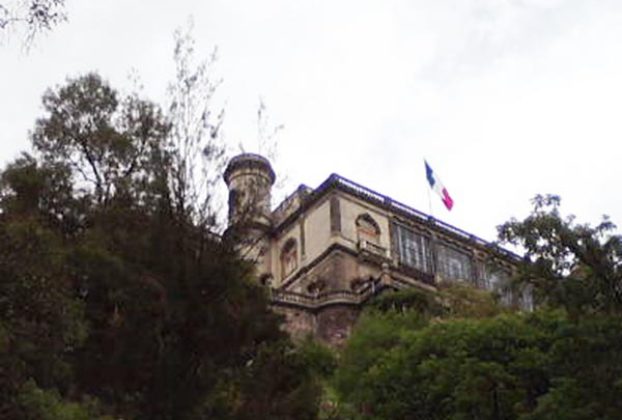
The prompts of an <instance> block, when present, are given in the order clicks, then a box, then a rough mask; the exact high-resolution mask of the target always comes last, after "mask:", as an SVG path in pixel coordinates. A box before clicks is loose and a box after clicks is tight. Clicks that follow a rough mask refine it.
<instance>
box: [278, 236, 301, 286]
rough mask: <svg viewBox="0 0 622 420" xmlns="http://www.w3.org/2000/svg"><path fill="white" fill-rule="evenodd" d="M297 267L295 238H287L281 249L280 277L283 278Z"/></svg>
mask: <svg viewBox="0 0 622 420" xmlns="http://www.w3.org/2000/svg"><path fill="white" fill-rule="evenodd" d="M296 268H298V249H297V246H296V240H295V239H294V238H289V239H288V240H287V242H285V245H283V249H282V250H281V278H285V277H287V276H289V275H290V274H291V273H293V272H294V271H295V270H296Z"/></svg>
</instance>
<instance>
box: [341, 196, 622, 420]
mask: <svg viewBox="0 0 622 420" xmlns="http://www.w3.org/2000/svg"><path fill="white" fill-rule="evenodd" d="M534 204H535V209H534V212H533V213H532V214H531V215H530V216H529V217H527V218H526V219H525V220H524V221H517V220H511V221H509V222H508V223H506V224H504V225H502V226H501V227H500V228H499V232H500V239H501V240H503V241H506V242H509V243H512V244H514V245H519V246H521V247H523V248H524V249H525V251H526V253H525V259H524V261H523V262H522V263H521V264H520V267H519V270H518V275H517V278H516V279H515V281H516V282H517V285H518V287H524V286H525V284H526V283H527V284H528V285H531V286H532V287H533V288H534V291H535V293H536V296H537V298H538V299H539V301H540V305H539V309H538V310H537V311H535V312H533V313H512V312H508V311H503V312H505V313H503V312H502V311H500V310H499V308H498V307H495V305H494V304H492V302H491V301H490V300H489V298H490V296H488V298H486V296H485V293H484V294H480V293H476V294H473V293H471V292H470V291H469V290H468V289H464V288H457V289H455V288H452V287H450V288H449V289H444V290H443V289H442V288H441V289H440V290H439V292H438V293H436V294H430V293H422V292H416V293H405V292H400V293H397V294H395V295H386V296H384V297H382V298H381V299H379V300H377V301H376V303H375V305H374V310H373V311H371V312H368V313H367V314H365V315H364V316H363V318H362V322H361V323H360V324H359V325H358V326H357V328H356V329H355V331H354V334H353V335H352V337H351V339H350V341H349V342H348V345H347V347H346V349H345V350H344V352H343V354H342V358H341V363H340V365H339V367H338V369H337V371H336V374H335V380H334V383H335V387H336V389H337V391H338V395H339V398H340V402H341V404H342V405H344V406H345V407H350V408H351V415H350V417H354V418H375V419H393V418H412V419H419V418H420V419H426V420H427V419H521V420H536V419H538V420H542V419H559V418H563V419H590V418H599V419H616V418H620V417H621V416H622V404H621V403H620V400H619V397H618V396H619V392H620V386H621V385H620V378H621V377H622V358H621V356H620V354H621V350H622V348H621V346H622V344H621V343H622V336H621V334H622V332H621V330H620V328H619V325H620V322H621V321H622V314H621V313H620V305H619V293H620V277H619V276H620V237H619V236H618V235H616V234H614V233H613V229H614V226H613V224H612V223H611V222H610V221H609V220H608V219H607V218H605V219H604V220H603V222H602V223H600V224H599V225H597V226H596V227H591V226H589V225H581V224H576V223H575V221H574V218H572V217H569V218H563V217H562V216H561V215H560V213H559V198H558V197H555V196H546V197H542V196H538V197H536V199H535V200H534Z"/></svg>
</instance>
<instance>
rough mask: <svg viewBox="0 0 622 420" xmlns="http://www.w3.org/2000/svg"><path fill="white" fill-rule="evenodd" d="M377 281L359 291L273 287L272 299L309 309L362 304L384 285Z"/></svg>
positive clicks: (277, 302) (275, 301)
mask: <svg viewBox="0 0 622 420" xmlns="http://www.w3.org/2000/svg"><path fill="white" fill-rule="evenodd" d="M378 283H379V282H378V281H376V282H375V283H374V284H373V285H372V284H370V285H368V286H366V287H363V288H362V289H361V290H359V291H352V290H331V291H328V292H323V293H318V294H306V293H297V292H291V291H288V290H281V289H271V290H270V299H271V301H272V303H273V304H281V305H283V304H285V305H287V304H290V305H295V306H304V307H305V308H308V309H317V308H320V307H323V306H327V305H332V304H337V303H343V304H350V305H360V304H361V303H363V302H364V301H366V300H367V299H368V298H369V297H370V296H371V295H373V294H375V293H377V292H378V291H380V290H381V289H382V287H381V286H380V285H379V284H378Z"/></svg>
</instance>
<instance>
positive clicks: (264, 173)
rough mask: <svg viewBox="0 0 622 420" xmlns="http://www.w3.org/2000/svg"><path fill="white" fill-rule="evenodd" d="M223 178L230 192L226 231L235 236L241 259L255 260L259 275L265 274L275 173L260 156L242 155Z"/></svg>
mask: <svg viewBox="0 0 622 420" xmlns="http://www.w3.org/2000/svg"><path fill="white" fill-rule="evenodd" d="M223 177H224V180H225V183H226V184H227V188H228V189H229V228H228V230H229V232H233V234H234V235H235V236H236V240H237V241H238V246H239V247H240V251H241V253H242V255H244V256H245V257H246V258H249V259H252V260H255V262H256V264H257V267H258V269H259V271H260V272H261V271H264V269H263V266H264V265H265V264H268V263H269V258H265V257H266V256H265V253H266V252H267V250H268V248H269V246H268V241H269V239H268V233H269V231H270V228H271V226H272V220H271V217H270V214H271V209H270V206H271V189H272V185H273V184H274V180H275V178H276V176H275V174H274V170H273V169H272V166H271V165H270V162H269V161H268V160H267V159H266V158H264V157H263V156H260V155H257V154H254V153H243V154H241V155H238V156H235V157H234V158H232V159H231V160H230V161H229V164H228V165H227V168H226V169H225V173H224V176H223ZM265 268H266V269H267V268H268V267H265Z"/></svg>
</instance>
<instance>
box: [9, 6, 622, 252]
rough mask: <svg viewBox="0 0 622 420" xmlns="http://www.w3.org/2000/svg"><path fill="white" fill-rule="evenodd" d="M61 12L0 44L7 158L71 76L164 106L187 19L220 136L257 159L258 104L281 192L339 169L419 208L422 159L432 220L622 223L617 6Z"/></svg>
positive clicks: (469, 225)
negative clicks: (209, 63) (274, 138)
mask: <svg viewBox="0 0 622 420" xmlns="http://www.w3.org/2000/svg"><path fill="white" fill-rule="evenodd" d="M68 1H69V8H68V13H69V19H70V21H69V22H68V23H67V24H64V25H62V26H60V27H58V28H56V29H55V30H54V31H53V32H52V33H50V34H49V35H47V36H45V37H42V38H40V39H39V40H38V42H37V44H36V46H35V47H34V48H33V49H32V50H31V51H30V52H28V53H25V52H23V51H22V50H21V47H20V40H19V36H18V34H13V35H12V36H10V37H5V38H4V39H3V42H2V43H1V44H0V162H4V163H5V162H7V161H9V160H11V159H12V158H14V157H15V156H16V155H17V153H18V151H19V150H23V149H26V148H27V147H28V131H29V130H30V129H31V128H32V127H33V125H34V121H35V118H37V117H38V116H40V115H41V112H42V109H41V106H40V103H41V102H40V98H41V95H42V94H43V92H44V90H45V89H46V88H48V87H51V86H54V85H57V84H60V83H63V82H64V80H65V79H66V77H68V76H77V75H80V74H83V73H85V72H88V71H91V70H96V71H98V72H100V74H101V75H102V76H103V77H104V78H106V79H107V80H109V81H110V82H111V84H112V85H113V86H115V87H119V88H124V87H127V86H128V74H129V73H130V71H131V70H132V69H135V71H136V72H137V73H138V75H139V76H140V77H141V79H142V82H143V84H144V85H145V92H146V94H147V95H148V96H149V97H150V98H152V99H154V100H156V101H162V100H163V99H164V96H165V88H166V84H167V82H168V81H169V80H170V79H171V78H172V75H173V61H172V46H173V36H172V33H173V31H174V29H175V28H176V27H179V26H184V25H185V23H186V21H187V19H188V17H189V16H190V15H192V16H193V17H194V22H195V31H194V35H195V38H196V40H197V46H198V48H197V50H198V52H199V53H200V55H202V56H205V57H206V56H207V55H208V54H209V52H210V51H211V50H212V48H213V47H214V46H218V49H219V57H220V58H219V61H218V63H217V66H216V72H217V74H219V75H220V76H221V77H222V78H223V79H224V83H223V85H222V86H221V89H220V91H219V93H218V95H219V101H221V102H222V103H225V102H226V113H227V116H226V120H225V136H226V139H227V141H229V142H230V143H231V144H232V145H236V144H238V143H240V142H242V143H243V144H244V146H245V148H246V149H247V150H248V151H257V125H256V112H257V105H258V98H259V96H262V97H263V98H264V99H265V102H266V103H267V105H268V112H269V116H270V118H271V120H272V121H273V122H274V123H275V124H278V123H283V124H284V125H285V129H284V130H283V131H281V132H280V134H279V136H278V141H279V152H278V153H279V155H278V161H277V162H276V167H277V170H278V171H279V172H281V173H285V174H287V179H288V181H287V183H286V186H285V187H286V188H285V191H284V192H289V191H290V190H292V189H293V188H295V186H297V185H298V184H300V183H305V184H307V185H309V186H311V187H316V186H317V185H318V184H319V183H320V182H322V181H323V180H324V179H326V178H327V177H328V176H329V174H330V173H332V172H336V173H338V174H340V175H343V176H345V177H347V178H350V179H352V180H353V181H356V182H359V183H361V184H363V185H366V186H368V187H369V188H372V189H374V190H376V191H378V192H380V193H383V194H385V195H388V196H391V197H392V198H394V199H396V200H399V201H402V202H404V203H406V204H408V205H411V206H413V207H415V208H418V209H420V210H422V211H425V212H428V211H429V205H428V193H427V183H426V180H425V173H424V166H423V159H424V157H425V158H427V159H428V162H429V163H430V165H431V166H432V167H433V168H434V170H435V171H436V172H437V173H438V175H439V176H440V177H441V179H442V180H443V183H444V184H445V186H446V187H447V189H448V190H449V192H450V194H451V195H452V196H453V198H454V201H455V207H454V209H453V210H452V211H451V212H449V213H448V212H447V211H445V210H444V208H443V207H442V204H441V203H440V200H439V199H438V198H437V197H435V196H433V197H432V202H433V211H434V214H435V216H437V217H438V218H440V219H443V220H445V221H447V222H449V223H452V224H454V225H456V226H458V227H460V228H462V229H465V230H467V231H470V232H472V233H475V234H477V235H480V236H482V237H483V238H485V239H488V240H492V239H494V238H495V226H496V225H498V224H500V223H502V222H504V221H506V220H507V219H508V218H510V217H512V216H516V217H524V216H525V215H526V214H527V212H528V210H529V208H530V204H529V200H530V199H531V198H532V197H533V196H534V195H535V194H536V193H548V192H551V193H556V194H559V195H561V196H562V199H563V201H562V204H563V209H564V210H565V211H567V212H571V213H574V214H576V215H577V216H578V218H579V220H580V221H589V222H592V223H595V222H597V221H598V220H599V219H600V216H601V215H602V214H609V215H610V216H611V217H612V219H613V221H614V222H619V223H622V200H620V199H619V196H620V191H621V188H620V185H619V184H620V182H622V165H621V164H620V163H619V161H620V159H621V158H622V153H621V151H622V147H621V146H620V145H619V144H620V139H621V138H622V119H621V118H620V117H619V116H618V115H619V113H620V111H621V108H622V107H621V102H622V1H619V0H592V1H588V0H583V1H580V0H435V1H430V0H384V1H380V0H376V1H371V0H369V1H367V0H352V1H350V0H331V1H328V0H298V1H291V0H262V1H252V0H247V1H242V0H210V1H199V0H194V1H192V0H176V1H172V0H167V1H165V0H150V1H148V2H146V1H144V0H143V1H140V2H139V1H138V0H89V1H84V0H81V1H77V0H68ZM281 196H282V194H281Z"/></svg>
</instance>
